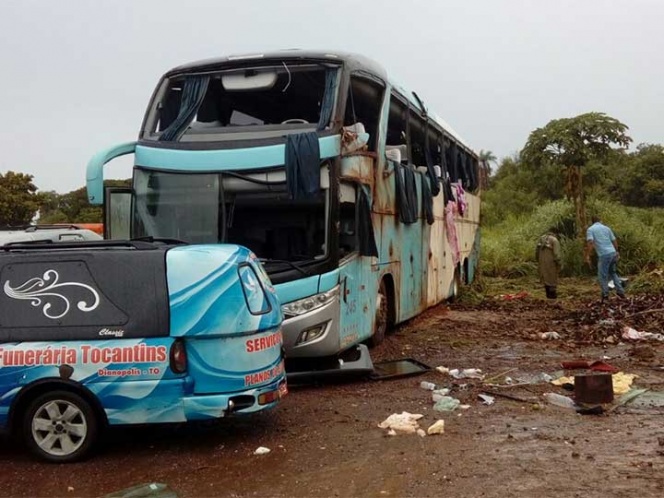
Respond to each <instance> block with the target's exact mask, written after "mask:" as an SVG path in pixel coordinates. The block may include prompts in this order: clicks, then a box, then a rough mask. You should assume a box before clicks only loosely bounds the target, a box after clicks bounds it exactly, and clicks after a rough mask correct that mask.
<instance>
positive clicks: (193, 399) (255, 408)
mask: <svg viewBox="0 0 664 498" xmlns="http://www.w3.org/2000/svg"><path fill="white" fill-rule="evenodd" d="M287 392H288V390H287V388H286V376H285V375H283V376H281V377H280V378H279V379H277V380H275V381H274V382H272V383H270V384H268V385H267V386H263V387H258V388H254V389H248V390H246V391H239V392H234V393H227V394H199V395H195V396H186V397H184V398H183V399H182V406H183V408H184V416H185V420H187V421H190V420H209V419H215V418H223V417H228V416H230V415H236V414H237V415H241V414H245V413H255V412H259V411H261V410H266V409H269V408H273V407H274V406H276V405H277V403H279V401H280V400H281V399H282V398H283V397H284V396H285V395H286V393H287ZM261 396H262V397H263V398H267V399H268V400H269V401H267V402H265V401H264V400H259V398H260V397H261ZM272 399H273V401H272ZM261 401H264V402H263V403H261Z"/></svg>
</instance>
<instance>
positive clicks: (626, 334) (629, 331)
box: [622, 326, 664, 342]
mask: <svg viewBox="0 0 664 498" xmlns="http://www.w3.org/2000/svg"><path fill="white" fill-rule="evenodd" d="M622 338H623V339H625V340H628V341H649V340H651V339H654V340H656V341H660V342H664V334H653V333H652V332H639V331H638V330H636V329H633V328H632V327H627V326H625V327H623V332H622Z"/></svg>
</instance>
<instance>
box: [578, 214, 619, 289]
mask: <svg viewBox="0 0 664 498" xmlns="http://www.w3.org/2000/svg"><path fill="white" fill-rule="evenodd" d="M592 221H593V224H592V225H591V226H590V227H589V228H588V230H587V231H586V250H585V260H586V263H588V264H590V252H591V251H592V250H593V248H594V249H595V252H596V253H597V277H598V278H599V285H600V287H601V288H602V301H604V300H605V299H607V298H608V297H609V279H611V280H613V284H614V285H615V286H616V292H617V293H618V297H621V298H624V297H625V289H624V288H623V284H622V280H621V279H620V277H619V276H618V273H617V271H616V266H617V264H618V257H619V255H618V241H617V240H616V236H615V235H613V231H612V230H611V229H610V228H609V227H607V226H606V225H603V224H602V223H601V222H600V220H599V217H598V216H593V217H592Z"/></svg>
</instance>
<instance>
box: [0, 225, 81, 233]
mask: <svg viewBox="0 0 664 498" xmlns="http://www.w3.org/2000/svg"><path fill="white" fill-rule="evenodd" d="M0 230H5V231H10V230H24V231H26V232H36V231H37V230H83V229H82V228H81V227H79V226H78V225H76V224H73V223H62V224H58V223H52V224H48V223H45V224H42V225H39V224H37V225H5V226H2V227H0Z"/></svg>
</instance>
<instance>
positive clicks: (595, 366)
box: [561, 360, 619, 373]
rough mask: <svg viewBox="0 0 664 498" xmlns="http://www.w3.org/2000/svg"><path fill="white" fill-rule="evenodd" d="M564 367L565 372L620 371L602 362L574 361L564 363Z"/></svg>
mask: <svg viewBox="0 0 664 498" xmlns="http://www.w3.org/2000/svg"><path fill="white" fill-rule="evenodd" d="M561 365H562V367H563V368H564V369H565V370H575V369H577V368H578V369H581V368H586V369H590V370H593V371H595V372H611V373H614V372H618V371H619V370H618V369H617V368H616V367H614V366H613V365H609V364H608V363H605V362H604V361H602V360H573V361H563V362H562V363H561Z"/></svg>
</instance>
